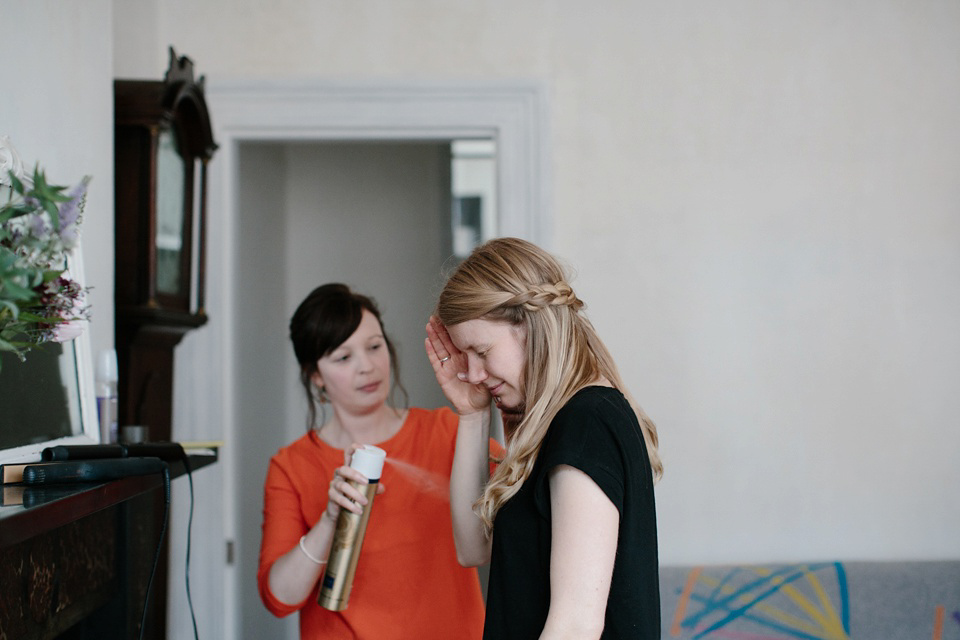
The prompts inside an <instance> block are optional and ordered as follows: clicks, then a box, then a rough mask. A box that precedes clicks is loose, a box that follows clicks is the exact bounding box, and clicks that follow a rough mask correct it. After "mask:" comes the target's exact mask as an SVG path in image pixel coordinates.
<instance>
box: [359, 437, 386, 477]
mask: <svg viewBox="0 0 960 640" xmlns="http://www.w3.org/2000/svg"><path fill="white" fill-rule="evenodd" d="M386 459H387V452H386V451H384V450H383V449H381V448H380V447H375V446H373V445H372V444H365V445H363V447H361V448H359V449H357V450H356V451H354V452H353V457H352V458H351V459H350V468H351V469H356V470H357V471H359V472H360V473H362V474H363V475H364V477H366V478H367V479H368V480H371V481H373V480H379V479H380V474H381V473H382V472H383V461H384V460H386Z"/></svg>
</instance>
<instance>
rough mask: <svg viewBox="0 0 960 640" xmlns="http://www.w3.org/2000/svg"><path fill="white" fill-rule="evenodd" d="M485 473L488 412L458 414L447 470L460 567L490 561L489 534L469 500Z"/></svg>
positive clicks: (475, 496) (483, 481) (483, 482)
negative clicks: (458, 419)
mask: <svg viewBox="0 0 960 640" xmlns="http://www.w3.org/2000/svg"><path fill="white" fill-rule="evenodd" d="M489 475H490V412H489V411H486V412H480V413H472V414H469V415H465V416H461V417H460V424H459V426H458V427H457V449H456V452H455V453H454V455H453V470H452V471H451V474H450V515H451V517H452V519H453V539H454V543H455V545H456V548H457V561H458V562H459V563H460V564H461V565H463V566H464V567H476V566H479V565H482V564H486V563H487V562H489V561H490V538H489V537H487V535H486V532H485V531H484V530H483V522H482V521H481V520H480V517H479V516H477V514H476V513H474V511H473V504H474V503H475V502H476V501H477V499H478V498H479V497H480V495H481V494H482V493H483V489H484V487H485V486H486V485H487V480H488V479H489Z"/></svg>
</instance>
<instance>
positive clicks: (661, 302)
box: [0, 0, 960, 579]
mask: <svg viewBox="0 0 960 640" xmlns="http://www.w3.org/2000/svg"><path fill="white" fill-rule="evenodd" d="M116 4H117V7H116V8H115V9H114V10H113V11H112V12H111V10H110V7H109V5H108V4H107V3H105V2H102V1H101V2H96V1H94V2H85V3H84V4H83V8H82V10H81V9H80V8H78V7H74V6H73V3H69V2H64V1H60V2H37V1H34V2H30V3H25V2H17V1H14V0H0V12H2V13H0V17H2V20H3V24H4V25H8V24H12V25H17V26H18V28H9V29H5V37H4V39H3V40H2V42H0V51H2V52H3V54H4V55H3V59H5V60H16V61H17V65H5V66H4V67H3V68H2V69H0V78H2V80H3V82H4V85H3V86H4V87H5V90H4V94H5V99H4V100H3V101H2V104H0V123H2V127H0V128H2V129H3V131H4V132H6V133H9V134H10V135H12V136H14V140H15V141H16V142H17V144H18V146H19V147H20V149H21V151H22V152H23V153H24V155H25V156H26V157H27V158H28V159H38V160H42V161H43V162H44V163H45V164H46V165H47V167H48V170H49V172H50V174H51V175H54V176H57V177H60V176H62V179H63V180H64V181H69V180H72V179H74V178H79V176H80V175H82V174H85V173H91V174H93V175H94V180H95V182H94V183H93V185H92V192H91V200H90V204H89V205H88V209H87V211H88V214H87V215H88V218H87V220H88V222H87V225H86V231H85V237H84V242H85V253H86V255H87V271H88V275H89V276H90V279H91V280H92V281H93V284H94V285H95V286H97V289H96V290H95V295H96V296H98V297H99V300H95V304H96V307H95V309H100V311H96V313H97V319H96V320H95V326H94V328H93V332H94V336H95V340H94V341H95V343H98V344H95V348H97V347H99V346H102V345H103V344H105V343H108V342H109V341H110V339H109V336H111V335H112V333H111V330H110V329H108V328H107V327H106V325H105V324H104V323H106V322H108V320H107V318H109V316H111V315H112V313H110V314H107V313H106V310H107V309H109V308H110V304H109V299H110V295H109V294H107V292H108V291H110V290H111V289H112V279H111V278H110V277H109V275H108V274H109V266H108V265H109V264H112V241H111V240H110V236H111V231H110V227H109V224H108V223H107V222H106V220H105V219H104V218H103V217H102V216H104V215H105V214H104V213H103V212H104V211H112V198H111V196H110V193H111V192H110V190H108V189H103V188H101V187H99V184H100V181H99V177H98V176H105V175H109V174H110V173H111V171H112V161H111V158H112V143H111V142H110V137H111V129H112V127H111V120H110V118H111V115H110V112H111V110H110V87H109V81H110V78H111V77H112V74H113V72H114V70H116V71H117V74H118V75H123V76H127V77H134V76H142V77H159V76H160V75H161V74H162V72H163V70H164V68H165V66H166V55H167V53H166V46H167V45H168V44H174V45H176V46H177V49H178V51H179V52H180V53H186V54H188V55H190V56H191V57H192V58H193V59H194V60H195V61H196V63H197V68H198V69H199V70H200V72H201V73H204V74H206V75H208V76H209V77H214V76H215V77H218V78H219V77H223V78H226V77H233V78H251V77H271V76H276V75H281V76H288V77H323V78H347V79H354V78H360V79H368V80H377V79H384V80H388V81H391V82H393V81H397V80H401V81H402V80H404V79H411V78H454V79H468V80H469V79H477V80H478V81H489V80H497V79H504V78H521V79H535V80H538V81H542V82H543V83H544V84H545V85H546V86H548V87H550V97H549V102H550V105H549V106H550V115H551V131H550V139H551V147H552V148H551V159H552V173H553V182H552V193H551V198H550V199H551V201H552V202H553V205H554V206H553V210H552V216H553V224H552V228H553V229H554V237H553V239H552V242H551V243H550V244H551V246H552V248H553V249H555V250H556V251H557V252H558V253H560V254H561V255H563V256H565V257H567V258H568V259H569V260H570V262H572V263H573V264H574V265H575V266H576V267H577V269H578V271H579V272H580V277H579V278H578V279H577V280H576V281H575V284H576V285H577V288H578V292H579V293H580V294H581V296H582V297H583V298H584V299H585V300H586V301H587V303H588V305H589V310H590V312H591V314H592V317H593V319H594V320H595V321H596V324H597V325H598V326H599V328H600V329H601V331H602V332H603V334H604V336H605V337H606V339H607V340H608V342H609V343H610V345H611V346H612V347H613V348H614V350H615V351H616V352H617V353H619V354H621V356H620V359H621V363H622V366H623V369H624V374H625V377H626V378H627V380H628V381H629V382H630V384H631V385H632V388H633V390H634V392H635V393H636V395H637V396H638V397H639V398H640V399H641V401H642V402H643V403H644V404H645V406H646V408H647V409H648V411H649V412H650V413H651V415H652V416H653V417H654V418H655V419H656V420H657V421H658V423H659V425H660V430H661V437H662V442H663V454H664V457H665V459H666V463H667V476H666V477H665V479H664V481H663V483H662V484H661V485H660V488H659V490H658V500H659V504H658V510H659V517H660V530H661V556H662V559H663V561H664V562H671V563H672V562H702V561H728V560H729V561H737V560H755V561H765V560H771V559H791V558H801V557H803V558H810V559H813V558H853V557H859V558H898V557H910V558H924V557H954V558H956V557H958V554H960V549H958V547H957V544H956V532H957V531H958V530H960V510H958V509H956V508H955V504H954V500H953V495H952V490H954V489H955V488H956V487H957V486H960V466H958V465H956V463H955V460H956V459H957V454H958V453H960V431H958V430H957V429H956V425H955V424H954V421H955V416H956V415H957V414H958V412H960V411H958V410H960V399H958V396H960V394H957V393H956V392H955V390H956V389H957V387H958V384H960V335H958V332H957V331H956V326H957V324H958V322H957V321H958V319H960V288H958V287H957V282H958V277H960V264H958V262H960V252H958V250H957V247H958V240H960V218H958V216H957V215H956V211H957V208H958V205H960V186H958V182H957V180H956V176H957V175H958V171H957V169H958V165H960V144H958V142H960V141H958V137H960V127H958V126H957V124H956V114H957V113H958V111H960V109H958V108H960V81H958V78H957V74H956V60H957V59H958V58H960V38H957V37H956V35H957V33H958V31H960V29H958V27H960V6H958V5H956V3H953V2H948V1H946V0H920V1H910V2H907V1H905V0H880V1H872V2H867V1H866V0H858V1H853V2H847V3H836V2H823V1H819V2H810V3H795V2H787V1H785V0H780V1H774V2H769V1H765V2H758V1H748V0H738V1H731V2H727V3H722V4H717V3H714V2H711V1H709V0H689V1H688V2H683V3H679V4H677V3H673V4H669V3H667V4H664V3H652V2H634V3H621V2H613V1H612V0H611V1H608V2H604V3H602V4H601V5H600V6H598V5H597V4H596V3H583V2H577V1H575V0H554V1H551V2H539V3H492V4H491V3H481V2H476V1H472V0H471V1H467V2H462V3H457V4H450V3H438V2H431V1H429V0H420V1H418V2H410V3H394V2H389V1H386V0H379V1H377V0H374V1H372V2H366V3H348V4H343V3H333V2H323V1H321V2H311V3H281V4H276V3H274V5H273V6H269V7H267V6H266V5H261V3H255V2H250V1H249V0H247V1H245V2H237V1H236V0H203V1H197V0H165V1H164V2H162V3H160V2H157V1H156V0H140V1H139V2H136V3H123V2H118V3H116ZM123 4H130V5H133V6H130V7H122V5H123ZM111 19H116V20H117V22H116V23H115V24H114V25H113V34H114V36H113V38H115V40H116V42H115V44H116V50H115V51H114V53H113V59H112V61H111V53H110V52H111V42H112V38H111V34H110V25H111ZM23 52H29V53H30V55H23ZM151 61H153V62H151ZM111 64H112V65H114V66H113V68H111ZM147 67H150V68H147ZM36 77H44V78H46V79H47V80H46V82H45V84H44V85H43V87H42V89H40V90H37V89H33V88H32V87H33V86H35V85H33V84H28V81H32V80H33V78H36ZM20 86H23V87H27V86H30V87H31V88H30V89H29V90H24V91H20V92H16V93H14V92H12V91H11V90H10V89H9V87H20ZM6 96H12V97H6ZM213 117H214V119H215V118H216V114H213ZM98 189H102V190H98ZM98 212H99V213H98ZM212 258H213V257H212ZM211 296H213V293H212V292H211ZM215 302H216V301H215V300H211V305H210V307H211V308H210V311H211V315H214V314H217V313H219V314H221V317H222V314H223V313H225V309H223V308H218V307H216V306H214V303H215ZM209 330H212V329H210V328H207V329H202V330H201V331H209ZM223 373H224V372H222V371H213V372H211V375H221V374H223ZM184 393H186V394H189V393H190V392H189V391H184V392H180V391H179V390H178V394H179V395H178V397H177V402H178V403H181V402H183V403H186V404H190V403H193V405H194V406H196V409H195V410H196V411H197V412H201V413H202V412H203V411H207V409H205V408H204V407H202V406H201V405H202V402H203V399H202V398H193V399H190V400H183V399H182V394H184ZM192 422H194V423H196V422H202V421H192ZM175 428H176V427H175ZM251 579H252V577H251Z"/></svg>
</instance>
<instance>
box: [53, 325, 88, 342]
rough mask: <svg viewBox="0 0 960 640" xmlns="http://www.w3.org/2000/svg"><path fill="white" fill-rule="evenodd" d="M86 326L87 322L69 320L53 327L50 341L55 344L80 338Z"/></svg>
mask: <svg viewBox="0 0 960 640" xmlns="http://www.w3.org/2000/svg"><path fill="white" fill-rule="evenodd" d="M86 326H87V321H86V320H68V321H67V322H60V323H58V324H57V325H55V326H54V327H53V329H52V331H51V334H52V335H51V336H50V339H51V340H53V341H54V342H68V341H70V340H73V339H74V338H79V337H80V334H82V333H83V330H84V329H85V328H86Z"/></svg>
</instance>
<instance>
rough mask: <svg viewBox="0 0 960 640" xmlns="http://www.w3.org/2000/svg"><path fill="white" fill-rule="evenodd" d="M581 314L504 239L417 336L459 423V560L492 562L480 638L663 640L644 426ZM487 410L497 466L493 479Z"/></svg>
mask: <svg viewBox="0 0 960 640" xmlns="http://www.w3.org/2000/svg"><path fill="white" fill-rule="evenodd" d="M582 307H583V303H582V302H581V301H580V299H579V298H577V296H576V294H575V293H574V291H573V289H572V288H571V287H570V285H569V283H568V282H567V276H566V274H565V273H564V270H563V268H562V267H561V266H560V264H559V263H558V261H557V260H556V259H555V258H554V257H553V256H551V255H550V254H548V253H547V252H545V251H543V250H542V249H540V248H539V247H537V246H535V245H533V244H531V243H529V242H526V241H524V240H519V239H516V238H500V239H496V240H492V241H490V242H487V243H486V244H484V245H482V246H480V247H478V248H477V249H476V250H474V252H473V253H472V254H471V255H470V256H469V257H468V258H467V259H466V260H465V261H464V262H463V263H462V264H461V265H460V266H459V267H458V268H457V269H456V271H454V273H453V275H452V276H451V277H450V278H449V280H448V281H447V283H446V285H445V287H444V289H443V291H442V293H441V294H440V298H439V302H438V304H437V309H436V313H435V316H434V317H432V318H431V319H430V323H429V324H428V325H427V339H426V341H425V345H426V350H427V356H428V358H429V359H430V362H431V363H432V365H433V370H434V373H435V374H436V376H437V381H438V382H439V384H440V386H441V388H442V389H443V391H444V393H445V394H446V396H447V398H448V400H449V401H450V402H451V404H452V405H453V407H454V408H455V410H456V411H457V413H458V414H459V426H458V433H457V443H456V453H455V455H454V465H453V472H452V475H451V481H450V501H451V511H452V516H453V531H454V540H455V543H456V549H457V559H458V560H459V562H460V563H461V564H463V565H464V566H472V565H479V564H483V563H486V562H488V561H489V562H490V582H489V587H488V595H487V604H486V620H485V625H484V634H483V637H484V638H485V639H494V638H496V639H497V640H509V639H512V638H518V639H521V638H522V639H524V640H531V639H536V638H541V639H543V640H547V639H552V638H631V639H637V638H651V639H652V638H659V637H660V596H659V578H658V568H657V567H658V563H657V528H656V512H655V506H654V495H653V483H654V481H655V479H656V478H658V477H659V475H660V474H661V472H662V467H661V464H660V458H659V455H658V453H657V432H656V427H655V426H654V425H653V423H652V422H651V421H650V420H649V418H647V416H646V415H645V414H644V412H643V411H642V410H641V409H640V408H639V407H638V406H637V405H636V403H635V402H633V400H632V399H631V397H630V395H629V393H628V392H627V390H626V389H625V387H624V384H623V381H622V380H621V378H620V374H619V373H618V371H617V367H616V365H615V363H614V361H613V358H612V357H611V355H610V353H609V352H608V351H607V349H606V347H605V346H604V345H603V343H602V342H601V340H600V338H599V337H598V336H597V334H596V332H595V330H594V328H593V326H592V325H591V324H590V322H589V321H588V320H587V318H586V316H585V315H584V313H583V311H582ZM491 400H492V401H493V403H494V404H495V405H496V406H497V408H498V409H499V410H500V411H501V412H502V413H503V416H504V424H505V427H506V429H505V430H506V432H507V452H506V456H505V458H504V459H503V461H502V462H501V463H500V465H499V466H498V467H497V468H496V470H495V472H494V473H493V475H492V476H489V472H488V470H489V467H488V465H487V461H488V451H489V448H488V446H487V440H488V429H489V427H488V425H489V419H490V404H491ZM488 476H489V477H488Z"/></svg>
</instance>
